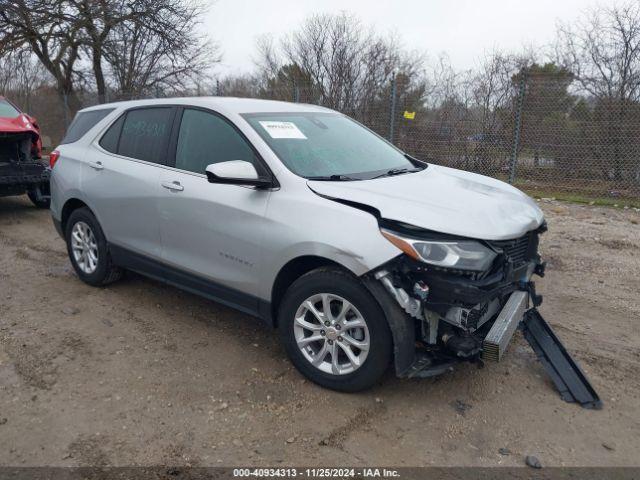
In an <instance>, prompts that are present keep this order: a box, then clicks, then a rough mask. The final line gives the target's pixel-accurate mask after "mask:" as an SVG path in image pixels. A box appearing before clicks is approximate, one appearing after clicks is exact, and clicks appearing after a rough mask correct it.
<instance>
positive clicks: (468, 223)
mask: <svg viewBox="0 0 640 480" xmlns="http://www.w3.org/2000/svg"><path fill="white" fill-rule="evenodd" d="M308 185H309V188H311V190H313V191H314V192H316V193H317V194H319V195H322V196H325V197H329V198H332V199H336V200H346V201H350V202H356V203H359V204H363V205H368V206H371V207H373V208H375V209H377V210H378V211H379V212H380V214H381V215H382V217H383V218H385V219H389V220H397V221H400V222H404V223H408V224H411V225H415V226H417V227H421V228H425V229H428V230H432V231H435V232H440V233H447V234H451V235H459V236H463V237H468V238H476V239H481V240H508V239H512V238H518V237H520V236H522V235H524V234H525V233H526V232H528V231H530V230H533V229H535V228H537V227H539V226H540V225H541V224H542V222H543V221H544V217H543V214H542V211H541V210H540V208H539V207H538V205H537V204H536V202H535V201H534V200H532V199H531V198H530V197H528V196H527V195H525V194H524V193H522V192H521V191H520V190H518V189H517V188H514V187H512V186H511V185H509V184H507V183H504V182H501V181H500V180H496V179H494V178H490V177H485V176H483V175H478V174H475V173H469V172H465V171H462V170H456V169H453V168H447V167H441V166H437V165H429V167H428V168H426V169H425V170H423V171H421V172H418V173H410V174H403V175H398V176H394V177H384V178H379V179H375V180H363V181H354V182H325V181H309V182H308Z"/></svg>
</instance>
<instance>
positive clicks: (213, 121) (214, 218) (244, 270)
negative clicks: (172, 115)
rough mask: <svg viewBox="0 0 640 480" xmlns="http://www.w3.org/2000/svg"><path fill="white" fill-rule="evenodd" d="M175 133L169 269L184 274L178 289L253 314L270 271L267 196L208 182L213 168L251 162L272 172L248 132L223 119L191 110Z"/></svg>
mask: <svg viewBox="0 0 640 480" xmlns="http://www.w3.org/2000/svg"><path fill="white" fill-rule="evenodd" d="M178 118H179V119H180V121H179V125H178V127H177V128H176V130H175V132H174V140H173V144H174V147H173V148H172V151H175V161H174V165H173V166H174V168H169V169H164V170H163V171H162V173H161V178H160V184H161V185H162V186H163V187H162V194H161V196H160V201H159V203H158V207H159V210H160V216H161V225H160V231H161V236H162V242H163V249H162V258H163V259H164V260H165V263H167V264H169V265H171V266H173V267H175V268H176V269H179V270H182V272H181V273H176V274H177V275H179V276H180V278H177V279H176V281H178V282H180V283H182V284H186V285H187V286H191V287H192V288H193V289H196V290H199V291H201V292H202V293H205V294H207V295H209V296H212V297H216V298H217V299H219V300H221V301H223V302H225V301H226V303H229V304H232V305H233V306H235V307H237V308H240V309H244V310H246V311H253V310H255V308H256V307H257V301H256V300H255V298H251V296H252V294H254V293H255V292H256V291H257V288H256V287H257V280H258V272H259V270H260V267H261V263H262V258H261V254H262V248H261V243H262V238H263V234H264V222H265V220H264V214H265V210H266V206H267V201H268V199H269V195H270V194H271V193H270V192H269V191H267V190H258V189H255V188H253V187H247V186H239V185H222V184H213V183H209V182H208V181H207V177H206V175H205V168H206V166H207V165H209V164H212V163H217V162H224V161H228V160H246V161H248V162H251V163H253V164H254V166H255V167H256V170H258V173H264V172H265V171H266V170H265V169H266V167H265V166H264V164H263V163H262V161H261V159H260V158H259V156H258V154H257V152H256V151H255V149H254V148H253V147H252V146H251V144H250V143H249V142H248V140H247V139H246V138H245V137H244V136H243V135H242V134H241V133H240V131H239V130H238V129H237V128H236V127H235V126H234V125H233V124H231V123H230V122H229V121H228V120H227V119H225V118H223V117H222V116H220V115H218V114H216V113H214V112H212V111H209V110H203V109H197V108H184V109H181V110H180V111H179V113H178Z"/></svg>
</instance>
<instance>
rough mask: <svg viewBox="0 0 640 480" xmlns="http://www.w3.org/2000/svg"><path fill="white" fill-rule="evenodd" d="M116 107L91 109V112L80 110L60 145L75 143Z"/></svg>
mask: <svg viewBox="0 0 640 480" xmlns="http://www.w3.org/2000/svg"><path fill="white" fill-rule="evenodd" d="M114 110H115V108H103V109H101V110H91V111H89V112H78V113H77V114H76V116H75V118H74V119H73V122H71V125H69V128H68V129H67V134H66V135H65V136H64V138H63V139H62V141H61V142H60V145H64V144H65V143H73V142H77V141H78V140H80V139H81V138H82V137H83V136H84V134H85V133H87V132H88V131H89V130H91V129H92V128H93V127H94V126H95V125H96V124H97V123H98V122H99V121H100V120H102V119H103V118H104V117H106V116H107V115H109V114H110V113H111V112H113V111H114Z"/></svg>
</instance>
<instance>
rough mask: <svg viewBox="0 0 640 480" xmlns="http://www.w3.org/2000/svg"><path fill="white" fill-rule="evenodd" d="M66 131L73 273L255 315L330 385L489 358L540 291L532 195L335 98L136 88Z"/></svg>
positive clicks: (62, 173)
mask: <svg viewBox="0 0 640 480" xmlns="http://www.w3.org/2000/svg"><path fill="white" fill-rule="evenodd" d="M67 137H68V139H67V141H63V144H62V145H60V146H59V147H58V149H57V152H55V153H54V154H53V158H52V162H51V163H52V166H53V169H52V177H51V193H52V203H51V211H52V215H53V219H54V222H55V224H56V226H57V229H58V231H59V232H60V234H61V235H62V236H63V237H64V238H65V240H66V242H67V245H68V251H69V256H70V259H71V262H72V263H73V266H74V268H75V271H76V272H77V274H78V276H79V277H80V278H81V279H82V280H83V281H85V282H87V283H88V284H91V285H96V286H100V285H105V284H107V283H109V282H112V281H114V280H116V279H118V278H119V277H120V275H121V273H122V271H123V269H126V270H134V271H137V272H140V273H142V274H145V275H148V276H150V277H153V278H156V279H159V280H162V281H165V282H167V283H170V284H173V285H176V286H178V287H181V288H184V289H186V290H189V291H191V292H196V293H199V294H201V295H204V296H206V297H209V298H212V299H214V300H216V301H219V302H221V303H224V304H226V305H231V306H233V307H236V308H237V309H238V310H241V311H243V312H246V313H248V314H251V315H254V316H256V317H259V318H261V319H263V320H264V321H265V322H267V323H268V324H269V325H272V326H274V327H277V328H279V330H280V332H281V334H282V335H281V336H282V341H283V342H284V345H285V347H286V350H287V352H288V354H289V356H290V358H291V360H292V362H293V363H294V365H295V366H296V367H297V368H298V369H299V370H300V371H301V372H302V373H303V374H304V375H305V376H307V377H308V378H310V379H311V380H313V381H314V382H317V383H319V384H320V385H323V386H325V387H329V388H332V389H336V390H343V391H356V390H360V389H364V388H367V387H369V386H371V385H373V384H374V383H375V382H376V381H378V380H379V379H380V377H381V376H382V374H383V373H384V372H385V370H386V369H387V367H388V366H389V365H390V364H391V363H393V365H394V368H395V372H396V374H397V375H399V376H404V377H407V376H410V377H426V376H431V375H434V374H437V373H441V372H443V371H445V370H446V369H447V368H448V367H449V366H450V365H451V364H452V363H454V362H459V361H461V360H468V361H476V360H478V359H480V358H481V357H484V358H485V359H486V358H492V359H496V360H497V359H499V358H500V356H501V355H502V354H503V352H504V348H505V347H506V344H507V343H508V342H509V340H510V338H511V335H512V334H513V331H514V330H515V328H516V327H517V326H518V324H519V323H520V321H521V320H522V318H523V314H524V313H525V311H526V310H527V309H528V308H529V302H530V301H533V303H534V305H537V304H538V303H539V297H538V296H537V295H535V291H534V289H533V283H532V282H531V281H530V279H531V276H532V275H533V274H534V273H538V274H542V273H543V270H544V264H543V263H542V262H541V260H540V256H539V255H538V252H537V247H538V236H539V234H540V233H542V232H543V231H544V230H545V228H546V226H545V222H544V219H543V214H542V212H541V211H540V209H539V208H538V206H537V205H536V203H535V202H534V201H533V200H531V199H530V198H529V197H528V196H526V195H525V194H524V193H522V192H520V191H519V190H517V189H516V188H514V187H512V186H510V185H508V184H506V183H503V182H501V181H498V180H495V179H492V178H488V177H484V176H481V175H476V174H473V173H468V172H463V171H459V170H454V169H451V168H445V167H440V166H436V165H431V164H427V163H424V162H422V161H419V160H417V159H414V158H412V157H411V156H409V155H407V154H405V153H403V152H402V151H400V150H398V149H397V148H396V147H394V146H393V145H391V144H390V143H388V142H387V141H386V140H384V139H382V138H380V137H379V136H378V135H376V134H375V133H373V132H371V131H370V130H368V129H366V128H365V127H363V126H362V125H360V124H358V123H357V122H355V121H353V120H351V119H350V118H348V117H346V116H345V115H342V114H340V113H337V112H335V111H332V110H328V109H326V108H321V107H317V106H312V105H301V104H290V103H284V102H274V101H265V100H249V99H236V98H216V97H214V98H179V99H161V100H145V101H132V102H122V103H114V104H107V105H99V106H95V107H91V108H87V109H84V110H82V111H80V112H79V113H78V115H77V116H76V118H75V120H74V122H73V124H72V126H71V127H70V131H69V133H68V136H67ZM496 319H498V320H496Z"/></svg>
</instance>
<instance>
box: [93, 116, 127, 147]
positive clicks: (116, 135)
mask: <svg viewBox="0 0 640 480" xmlns="http://www.w3.org/2000/svg"><path fill="white" fill-rule="evenodd" d="M123 123H124V115H122V116H121V117H120V118H118V120H116V121H115V122H113V124H112V125H111V126H110V127H109V129H108V130H107V131H106V132H105V134H104V135H103V136H102V138H101V139H100V141H99V142H98V143H99V144H100V146H101V147H102V148H104V149H105V150H106V151H107V152H111V153H118V141H119V140H120V132H121V131H122V124H123Z"/></svg>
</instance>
